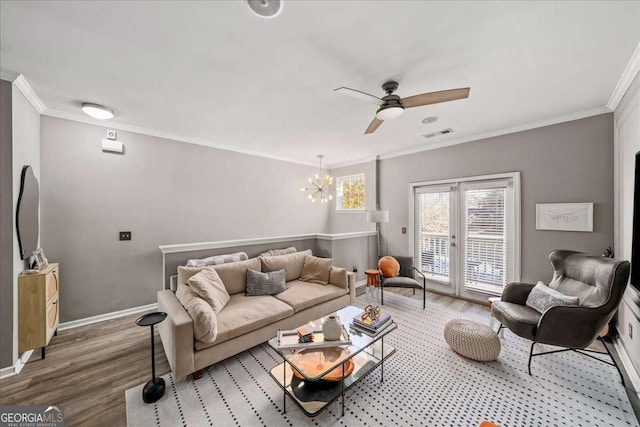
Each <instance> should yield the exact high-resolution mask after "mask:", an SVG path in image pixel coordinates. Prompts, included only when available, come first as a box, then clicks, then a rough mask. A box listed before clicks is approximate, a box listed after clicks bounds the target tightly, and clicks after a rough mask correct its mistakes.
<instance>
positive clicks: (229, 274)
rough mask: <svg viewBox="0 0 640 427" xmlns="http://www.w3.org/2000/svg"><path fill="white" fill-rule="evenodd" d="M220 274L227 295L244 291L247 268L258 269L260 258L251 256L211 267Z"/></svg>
mask: <svg viewBox="0 0 640 427" xmlns="http://www.w3.org/2000/svg"><path fill="white" fill-rule="evenodd" d="M213 269H214V270H216V272H217V273H218V275H220V278H221V279H222V283H224V287H225V288H227V292H229V295H233V294H237V293H240V292H244V291H246V289H247V270H248V269H251V270H260V260H259V259H258V258H251V259H248V260H246V261H238V262H229V263H227V264H220V265H216V266H214V267H213Z"/></svg>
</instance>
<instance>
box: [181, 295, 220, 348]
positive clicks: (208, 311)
mask: <svg viewBox="0 0 640 427" xmlns="http://www.w3.org/2000/svg"><path fill="white" fill-rule="evenodd" d="M176 298H178V301H180V304H182V306H183V307H184V308H185V309H186V310H187V313H189V316H191V319H193V336H194V338H195V339H197V340H199V341H202V342H205V343H212V342H214V341H215V340H216V337H217V336H218V319H217V318H216V314H215V313H214V312H213V308H211V306H210V305H209V304H207V303H206V301H205V300H203V299H202V298H200V297H199V296H198V294H196V293H195V291H194V290H193V289H191V288H190V287H189V286H188V285H184V284H179V285H178V288H177V289H176Z"/></svg>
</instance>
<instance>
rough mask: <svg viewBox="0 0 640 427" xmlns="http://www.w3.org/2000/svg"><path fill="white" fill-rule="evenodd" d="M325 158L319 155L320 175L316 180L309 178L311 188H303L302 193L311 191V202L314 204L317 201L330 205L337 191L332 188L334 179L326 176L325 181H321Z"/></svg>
mask: <svg viewBox="0 0 640 427" xmlns="http://www.w3.org/2000/svg"><path fill="white" fill-rule="evenodd" d="M323 157H324V156H323V155H322V154H318V159H320V167H319V168H318V173H317V174H316V176H315V178H309V185H310V187H302V188H301V189H300V191H310V193H309V196H308V197H309V200H311V202H312V203H315V202H316V200H319V201H320V203H328V202H329V201H330V200H333V195H332V194H331V192H332V191H335V188H332V187H331V185H332V184H333V178H332V177H331V176H329V175H326V176H325V177H324V179H321V178H320V176H321V175H322V158H323Z"/></svg>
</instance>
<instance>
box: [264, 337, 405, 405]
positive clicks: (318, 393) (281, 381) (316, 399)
mask: <svg viewBox="0 0 640 427" xmlns="http://www.w3.org/2000/svg"><path fill="white" fill-rule="evenodd" d="M369 350H373V352H372V353H370V352H369V351H367V350H363V351H361V352H360V353H358V354H356V355H355V356H353V358H352V360H353V363H354V365H355V367H354V370H353V373H352V374H351V375H349V376H348V377H347V378H345V379H344V380H342V381H336V382H335V383H328V382H317V381H302V380H300V379H298V378H296V377H295V376H294V375H293V371H292V368H291V365H290V364H288V363H287V362H286V361H283V362H282V363H280V364H279V365H277V366H275V367H273V368H272V369H271V370H270V371H269V375H271V378H273V379H274V380H275V382H276V383H277V384H278V386H279V387H280V388H281V389H282V390H283V391H284V400H283V403H282V404H283V408H282V409H283V413H286V412H287V406H286V405H287V396H288V397H289V399H291V400H292V401H293V402H294V403H295V404H296V405H297V406H298V408H300V410H301V411H302V412H303V413H304V414H305V415H306V416H308V417H315V416H316V415H318V414H319V413H320V412H322V411H323V410H325V409H326V408H327V407H328V406H329V405H331V404H332V403H333V402H334V401H335V400H336V399H338V398H341V399H342V415H343V416H344V393H345V392H346V391H347V390H349V388H351V387H352V386H354V385H355V384H357V383H358V382H359V381H360V380H361V379H362V378H364V377H366V376H367V375H368V374H369V373H370V372H371V371H373V370H374V369H376V368H377V367H378V366H380V367H381V371H380V382H383V381H384V361H385V360H387V359H388V358H389V357H390V356H391V355H392V354H394V353H395V352H396V349H395V348H394V347H392V346H390V345H388V344H387V345H384V346H382V348H380V347H379V346H372V348H370V349H369ZM376 350H377V351H376Z"/></svg>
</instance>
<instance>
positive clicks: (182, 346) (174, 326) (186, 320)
mask: <svg viewBox="0 0 640 427" xmlns="http://www.w3.org/2000/svg"><path fill="white" fill-rule="evenodd" d="M158 311H164V312H165V313H167V318H166V319H165V320H164V322H161V323H159V324H158V332H159V333H160V339H161V340H162V346H163V347H164V352H165V354H166V356H167V360H168V361H169V366H171V371H172V372H173V376H174V378H175V379H176V381H177V380H181V379H183V378H185V377H186V376H187V375H189V374H191V373H192V372H193V371H194V370H195V369H194V351H195V350H194V348H195V347H194V338H193V319H191V316H189V313H187V310H185V309H184V307H183V306H182V304H180V301H178V298H176V296H175V294H174V293H173V292H172V291H170V290H168V289H167V290H164V291H160V292H158Z"/></svg>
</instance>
